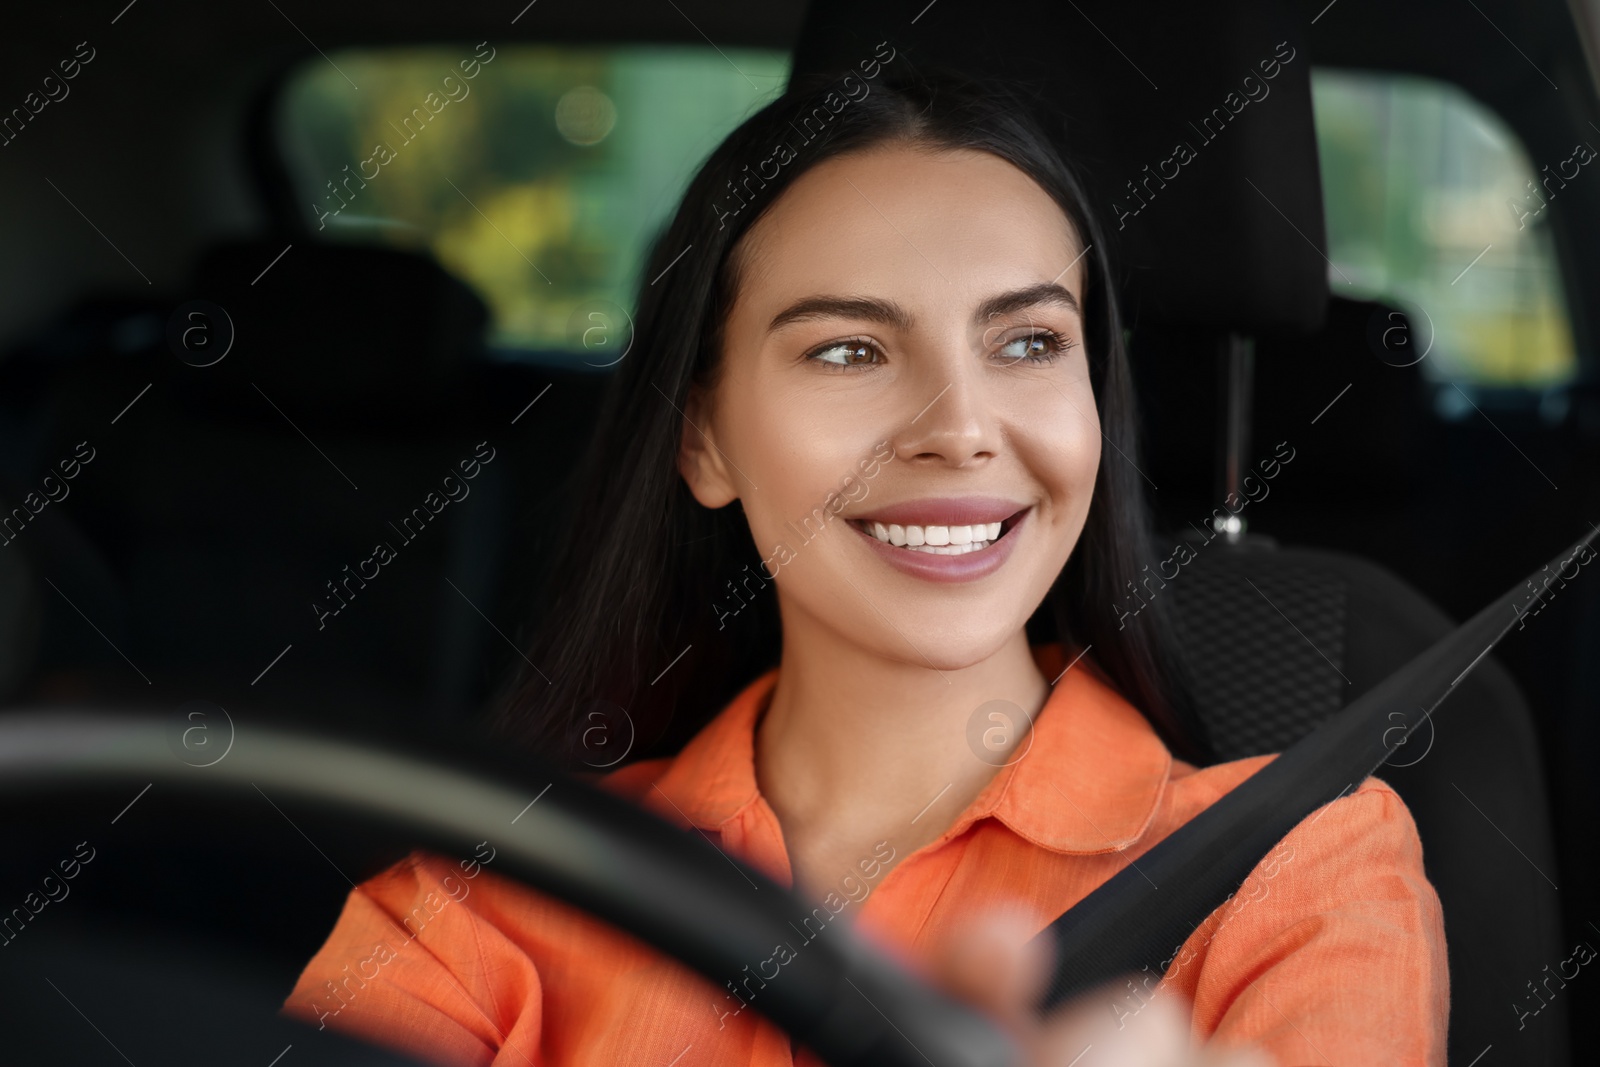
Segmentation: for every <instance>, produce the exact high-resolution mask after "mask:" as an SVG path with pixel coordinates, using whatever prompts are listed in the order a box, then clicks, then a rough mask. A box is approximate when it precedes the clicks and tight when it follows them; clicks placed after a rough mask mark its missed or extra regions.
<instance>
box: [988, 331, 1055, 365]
mask: <svg viewBox="0 0 1600 1067" xmlns="http://www.w3.org/2000/svg"><path fill="white" fill-rule="evenodd" d="M1070 347H1072V342H1071V341H1066V340H1063V339H1062V338H1061V337H1060V336H1059V335H1058V334H1055V333H1052V332H1049V331H1045V332H1041V333H1030V334H1025V335H1024V336H1022V337H1016V338H1013V339H1011V340H1010V341H1007V342H1006V343H1005V344H1003V345H1001V346H1000V351H999V353H998V354H999V356H1000V357H1001V358H1002V359H1005V360H1006V361H1007V362H1009V363H1016V362H1019V361H1022V360H1026V361H1028V362H1029V363H1050V362H1052V361H1054V360H1055V358H1056V356H1057V355H1059V354H1060V353H1062V352H1064V351H1066V350H1067V349H1068V348H1070Z"/></svg>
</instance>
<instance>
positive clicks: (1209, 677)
mask: <svg viewBox="0 0 1600 1067" xmlns="http://www.w3.org/2000/svg"><path fill="white" fill-rule="evenodd" d="M1169 591H1170V593H1171V595H1173V596H1174V597H1175V598H1176V599H1177V603H1178V605H1179V618H1180V620H1181V623H1182V628H1183V634H1184V641H1185V646H1186V652H1187V653H1189V655H1190V658H1191V661H1192V664H1193V672H1194V674H1195V682H1196V690H1197V694H1198V696H1199V700H1200V704H1201V713H1202V716H1203V718H1204V719H1205V721H1206V725H1207V727H1208V728H1209V729H1210V730H1211V732H1212V737H1213V739H1214V741H1215V743H1216V745H1217V748H1218V750H1219V754H1220V755H1221V756H1222V757H1223V758H1225V759H1238V758H1241V757H1244V756H1253V755H1259V754H1264V753H1270V752H1276V751H1278V750H1281V749H1282V748H1283V747H1285V746H1286V745H1287V744H1289V743H1290V742H1292V741H1294V740H1295V739H1297V738H1298V737H1299V736H1301V735H1302V734H1303V733H1304V732H1306V731H1307V730H1309V729H1311V728H1312V727H1313V726H1315V725H1317V723H1319V722H1321V721H1322V719H1324V718H1326V717H1327V716H1328V715H1330V714H1332V713H1333V712H1334V711H1336V710H1338V708H1340V707H1342V706H1344V705H1346V704H1348V703H1349V702H1350V701H1352V700H1354V699H1356V698H1357V697H1359V696H1361V695H1362V694H1363V693H1365V692H1366V691H1367V690H1369V689H1371V688H1373V687H1374V686H1375V685H1377V684H1378V683H1379V682H1381V681H1382V680H1383V679H1384V678H1386V677H1388V676H1389V675H1390V674H1392V673H1393V672H1394V671H1395V670H1397V669H1398V668H1399V667H1400V666H1402V665H1403V664H1404V663H1406V662H1407V661H1408V660H1410V659H1411V658H1412V657H1414V656H1416V655H1417V654H1419V653H1420V652H1422V651H1423V650H1424V649H1426V648H1427V647H1428V646H1429V645H1431V644H1432V643H1433V642H1434V641H1435V640H1437V639H1438V638H1440V637H1442V636H1444V634H1446V633H1447V632H1449V630H1450V629H1451V628H1452V627H1453V625H1454V624H1453V623H1452V622H1451V621H1450V619H1449V618H1447V617H1446V616H1445V615H1444V613H1443V612H1441V611H1440V610H1439V609H1437V608H1436V607H1434V606H1433V605H1432V604H1430V603H1428V602H1427V601H1426V600H1425V599H1423V597H1421V596H1420V595H1419V594H1417V593H1416V592H1415V591H1413V590H1412V589H1411V588H1410V587H1409V586H1407V585H1406V584H1405V583H1404V582H1402V581H1401V580H1400V579H1398V578H1397V577H1395V576H1394V575H1393V574H1391V573H1389V572H1388V571H1386V570H1384V569H1382V568H1380V567H1377V566H1374V565H1373V564H1371V563H1368V562H1366V561H1364V560H1361V559H1358V558H1357V557H1354V556H1349V555H1345V554H1342V553H1336V552H1325V551H1316V550H1311V549H1278V548H1276V547H1274V546H1273V545H1272V543H1271V541H1270V540H1269V539H1265V538H1258V537H1247V538H1245V539H1244V541H1243V542H1241V543H1240V544H1239V545H1227V544H1225V543H1224V542H1223V541H1222V540H1221V538H1220V537H1219V538H1217V539H1216V540H1215V541H1214V542H1212V543H1210V544H1209V545H1206V546H1205V547H1204V548H1200V547H1198V544H1197V547H1196V551H1195V558H1194V560H1193V561H1192V562H1191V563H1189V564H1187V565H1186V566H1184V567H1183V568H1182V570H1181V571H1179V572H1178V576H1177V577H1176V578H1174V579H1172V580H1171V581H1169V582H1168V583H1167V588H1166V589H1162V590H1159V591H1158V592H1157V594H1156V595H1166V594H1167V593H1168V592H1169ZM1378 776H1379V777H1380V778H1382V779H1383V780H1384V781H1386V782H1388V783H1389V784H1390V785H1392V786H1394V788H1395V789H1396V791H1397V792H1399V794H1400V796H1401V797H1402V798H1403V799H1404V800H1405V802H1406V805H1407V806H1408V807H1409V808H1410V809H1411V814H1412V816H1413V817H1414V818H1415V820H1416V823H1417V830H1418V834H1419V835H1420V837H1421V839H1422V844H1423V859H1424V862H1425V864H1426V865H1427V870H1428V877H1429V879H1430V880H1431V881H1432V882H1433V884H1434V885H1435V887H1437V888H1438V890H1439V896H1440V900H1441V903H1442V904H1443V907H1444V919H1445V934H1446V939H1447V943H1448V947H1449V953H1450V978H1451V987H1452V1004H1451V1015H1450V1056H1451V1059H1452V1061H1455V1060H1457V1059H1458V1058H1459V1059H1460V1061H1461V1062H1466V1061H1468V1060H1470V1059H1471V1058H1472V1057H1473V1056H1476V1055H1477V1054H1478V1053H1480V1052H1481V1051H1483V1049H1485V1048H1486V1047H1488V1046H1490V1045H1493V1046H1495V1048H1497V1049H1501V1048H1505V1049H1508V1050H1511V1049H1514V1050H1515V1062H1517V1063H1527V1064H1565V1063H1566V1062H1567V1043H1566V1035H1567V1027H1566V1002H1565V1000H1563V999H1562V998H1561V997H1559V996H1549V995H1546V997H1545V998H1544V999H1545V1000H1546V1001H1548V1006H1545V1007H1542V1008H1541V1007H1540V1005H1541V1001H1540V1000H1535V999H1533V998H1532V997H1530V995H1529V991H1528V988H1527V985H1526V983H1528V982H1530V981H1532V982H1534V983H1535V984H1536V985H1537V984H1538V983H1540V982H1542V981H1544V980H1545V979H1546V978H1547V977H1548V976H1549V974H1550V972H1549V971H1547V970H1546V969H1545V968H1546V966H1547V965H1549V966H1551V967H1553V966H1554V964H1555V963H1556V962H1557V961H1559V960H1561V959H1562V958H1564V957H1565V956H1566V955H1567V946H1566V945H1565V943H1564V942H1563V940H1562V936H1561V926H1560V921H1559V900H1558V895H1557V890H1556V885H1557V882H1555V881H1552V879H1556V878H1558V872H1557V870H1556V866H1555V856H1554V842H1553V840H1552V836H1551V832H1550V818H1549V812H1548V810H1547V806H1546V804H1545V801H1544V769H1543V766H1542V761H1541V758H1540V754H1539V746H1538V739H1537V737H1536V736H1535V734H1534V730H1533V726H1532V718H1531V716H1530V714H1529V711H1528V707H1527V704H1526V703H1525V702H1524V701H1523V699H1522V696H1521V694H1520V693H1519V692H1518V690H1517V687H1516V684H1515V683H1514V682H1513V681H1512V680H1511V677H1510V675H1509V674H1507V673H1506V671H1505V670H1504V668H1502V667H1501V666H1500V665H1499V664H1498V663H1497V662H1495V660H1494V659H1493V658H1492V657H1491V658H1489V659H1487V660H1485V661H1484V662H1483V663H1481V664H1480V665H1479V666H1478V667H1477V669H1476V670H1475V671H1474V672H1473V673H1472V674H1471V675H1469V676H1468V677H1467V679H1466V680H1465V681H1463V682H1462V683H1461V685H1460V686H1459V687H1458V688H1457V689H1456V690H1455V691H1454V692H1453V693H1451V694H1450V696H1449V697H1448V699H1446V700H1445V702H1444V703H1443V704H1442V705H1440V707H1439V708H1438V709H1437V710H1436V711H1435V713H1434V716H1433V719H1432V720H1431V723H1430V725H1429V726H1428V727H1424V728H1422V729H1420V730H1418V731H1417V732H1416V733H1415V734H1413V735H1412V737H1411V738H1410V739H1409V740H1408V741H1407V742H1406V743H1405V744H1404V745H1403V746H1402V747H1401V748H1400V749H1399V751H1398V752H1396V753H1395V755H1394V756H1393V757H1392V758H1391V761H1390V763H1389V764H1386V765H1385V766H1384V767H1383V768H1381V769H1380V771H1379V774H1378ZM1541 992H1544V990H1542V989H1541ZM1514 1006H1521V1008H1522V1010H1523V1011H1525V1012H1528V1013H1529V1014H1530V1015H1531V1014H1532V1013H1533V1012H1535V1011H1537V1012H1538V1013H1539V1025H1537V1026H1534V1025H1519V1024H1520V1023H1522V1022H1523V1021H1524V1020H1523V1019H1522V1018H1520V1017H1519V1016H1518V1015H1517V1014H1516V1013H1515V1010H1514Z"/></svg>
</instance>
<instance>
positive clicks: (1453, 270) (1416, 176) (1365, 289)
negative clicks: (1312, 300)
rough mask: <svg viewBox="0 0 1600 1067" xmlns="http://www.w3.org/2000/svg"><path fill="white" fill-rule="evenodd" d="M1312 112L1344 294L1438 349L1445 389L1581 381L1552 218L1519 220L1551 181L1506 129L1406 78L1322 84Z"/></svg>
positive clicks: (1436, 365)
mask: <svg viewBox="0 0 1600 1067" xmlns="http://www.w3.org/2000/svg"><path fill="white" fill-rule="evenodd" d="M1312 101H1313V106H1314V107H1315V110H1316V124H1317V147H1318V154H1319V156H1320V158H1321V164H1322V195H1323V202H1324V204H1325V206H1326V213H1327V228H1328V256H1329V259H1330V260H1331V261H1332V267H1331V269H1330V271H1329V283H1330V284H1331V286H1332V288H1333V291H1334V292H1335V293H1338V294H1340V295H1348V296H1355V297H1363V298H1367V299H1383V300H1386V301H1388V302H1390V303H1394V304H1397V305H1398V306H1400V307H1401V308H1403V309H1404V310H1405V311H1406V313H1407V315H1408V317H1409V318H1410V319H1411V320H1412V323H1411V325H1412V337H1413V338H1414V339H1415V340H1416V341H1417V343H1419V344H1421V345H1426V344H1427V343H1428V341H1429V339H1430V337H1431V340H1432V342H1433V347H1432V350H1431V351H1429V354H1428V357H1427V358H1426V359H1425V360H1424V361H1423V362H1422V363H1421V365H1420V369H1421V370H1422V371H1423V372H1424V373H1425V374H1426V375H1428V376H1429V377H1431V378H1433V379H1435V380H1456V381H1461V382H1463V383H1467V382H1471V383H1474V384H1479V385H1487V386H1525V387H1529V388H1547V387H1549V386H1553V385H1557V384H1559V383H1561V382H1563V381H1566V380H1568V379H1570V378H1571V377H1572V375H1573V374H1574V372H1575V369H1576V359H1575V356H1574V352H1573V343H1572V334H1571V330H1570V327H1569V325H1568V319H1567V313H1566V305H1565V301H1564V296H1563V293H1562V289H1561V273H1560V268H1559V264H1558V263H1557V261H1556V258H1555V254H1554V251H1553V247H1552V241H1551V236H1550V232H1549V222H1550V219H1551V214H1550V213H1549V212H1544V213H1542V214H1540V215H1539V216H1538V217H1537V218H1535V219H1533V220H1532V221H1528V220H1525V219H1523V218H1521V217H1519V213H1518V211H1517V210H1515V209H1514V208H1513V206H1512V205H1514V204H1519V205H1520V204H1537V201H1536V200H1534V199H1533V198H1532V194H1531V193H1530V192H1529V187H1528V185H1527V183H1528V182H1529V181H1530V180H1531V179H1533V178H1534V175H1535V171H1536V170H1540V168H1536V167H1535V166H1534V165H1533V164H1532V163H1530V162H1529V160H1528V157H1527V154H1526V153H1525V152H1524V151H1523V149H1522V146H1521V144H1520V143H1519V142H1518V141H1517V139H1516V138H1515V136H1514V135H1513V134H1512V133H1511V131H1510V130H1509V129H1507V128H1506V126H1505V124H1504V123H1502V122H1501V121H1500V120H1499V119H1498V118H1497V117H1496V116H1495V115H1494V114H1493V113H1491V112H1490V111H1489V110H1488V109H1487V108H1485V107H1483V106H1482V105H1481V104H1479V103H1478V102H1477V101H1475V100H1473V99H1472V98H1471V97H1470V96H1468V95H1467V94H1466V93H1464V92H1462V91H1461V90H1459V89H1457V88H1455V87H1453V86H1450V85H1447V84H1445V83H1443V82H1437V81H1432V80H1429V79H1426V78H1419V77H1410V76H1398V75H1394V74H1382V73H1367V72H1359V73H1358V72H1349V71H1339V70H1326V69H1318V70H1314V71H1313V72H1312ZM1596 143H1600V138H1597V139H1596ZM1557 162H1559V161H1556V160H1548V161H1543V162H1542V163H1541V165H1540V167H1541V168H1542V166H1543V165H1544V164H1545V163H1548V164H1550V165H1552V166H1553V165H1554V164H1555V163H1557ZM1596 169H1597V170H1600V167H1597V168H1596ZM1540 176H1541V177H1542V176H1543V172H1542V170H1540ZM1575 180H1577V181H1583V180H1593V181H1600V177H1596V178H1589V177H1588V176H1587V175H1586V174H1580V175H1579V177H1578V178H1576V179H1575ZM1524 210H1525V208H1524ZM1480 254H1481V258H1478V257H1479V256H1480ZM1475 260H1476V261H1475ZM1430 323H1431V326H1432V331H1431V333H1430V330H1429V324H1430Z"/></svg>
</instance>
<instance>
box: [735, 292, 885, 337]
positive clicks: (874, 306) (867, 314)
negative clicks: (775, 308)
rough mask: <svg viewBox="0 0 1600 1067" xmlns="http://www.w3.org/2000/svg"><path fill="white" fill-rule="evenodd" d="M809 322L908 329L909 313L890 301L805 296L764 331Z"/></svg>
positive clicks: (786, 309)
mask: <svg viewBox="0 0 1600 1067" xmlns="http://www.w3.org/2000/svg"><path fill="white" fill-rule="evenodd" d="M809 319H866V320H868V321H869V322H882V323H885V324H887V325H889V326H893V327H894V328H895V329H897V330H909V329H911V313H910V312H908V311H906V309H905V308H903V307H901V306H900V305H899V304H896V303H895V302H894V301H893V300H877V299H874V298H872V297H865V296H809V297H806V298H805V299H804V300H800V301H796V302H795V303H793V304H790V305H789V306H788V307H786V308H784V309H783V310H782V311H780V312H778V313H777V314H776V315H774V316H773V317H772V322H771V323H770V324H768V326H767V330H768V332H771V331H772V330H776V329H777V328H778V327H780V326H787V325H788V324H789V323H791V322H805V321H807V320H809Z"/></svg>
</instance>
